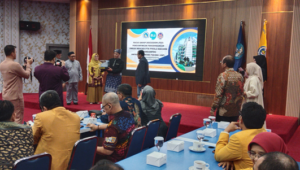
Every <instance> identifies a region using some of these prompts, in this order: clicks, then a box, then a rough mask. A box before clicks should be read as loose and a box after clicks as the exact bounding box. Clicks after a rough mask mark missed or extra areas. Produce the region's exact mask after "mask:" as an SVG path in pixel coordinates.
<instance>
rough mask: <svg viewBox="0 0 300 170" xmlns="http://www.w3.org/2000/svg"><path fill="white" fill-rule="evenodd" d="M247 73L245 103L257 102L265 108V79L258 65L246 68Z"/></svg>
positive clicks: (249, 65) (251, 64)
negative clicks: (263, 90)
mask: <svg viewBox="0 0 300 170" xmlns="http://www.w3.org/2000/svg"><path fill="white" fill-rule="evenodd" d="M246 73H247V75H248V78H247V79H246V82H245V84H244V97H245V100H244V103H246V102H256V103H258V104H260V105H261V106H262V107H264V101H263V96H262V89H263V85H264V84H263V77H262V72H261V69H260V67H259V65H257V64H256V63H249V64H247V67H246Z"/></svg>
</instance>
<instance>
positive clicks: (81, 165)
mask: <svg viewBox="0 0 300 170" xmlns="http://www.w3.org/2000/svg"><path fill="white" fill-rule="evenodd" d="M97 145H98V138H97V137H96V136H91V137H88V138H84V139H80V140H78V141H77V142H76V143H75V145H74V147H73V151H72V154H71V158H70V162H69V166H68V170H69V169H76V170H86V169H90V168H91V167H92V166H93V165H94V159H95V155H96V150H97Z"/></svg>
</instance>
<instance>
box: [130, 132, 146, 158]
mask: <svg viewBox="0 0 300 170" xmlns="http://www.w3.org/2000/svg"><path fill="white" fill-rule="evenodd" d="M145 134H146V127H145V126H142V127H139V128H136V129H134V130H133V131H132V132H131V137H130V140H129V145H128V146H129V147H128V151H127V154H126V158H128V157H130V156H132V155H135V154H137V153H139V152H141V151H142V147H143V143H144V138H145Z"/></svg>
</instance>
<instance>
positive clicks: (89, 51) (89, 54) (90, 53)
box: [86, 28, 93, 83]
mask: <svg viewBox="0 0 300 170" xmlns="http://www.w3.org/2000/svg"><path fill="white" fill-rule="evenodd" d="M92 55H93V42H92V28H90V36H89V46H88V50H87V57H86V70H87V74H86V75H87V76H86V83H89V63H90V61H91V58H92Z"/></svg>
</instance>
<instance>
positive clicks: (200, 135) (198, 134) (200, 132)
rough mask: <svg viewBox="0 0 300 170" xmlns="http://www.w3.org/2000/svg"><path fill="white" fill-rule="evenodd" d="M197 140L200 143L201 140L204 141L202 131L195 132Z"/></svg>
mask: <svg viewBox="0 0 300 170" xmlns="http://www.w3.org/2000/svg"><path fill="white" fill-rule="evenodd" d="M197 138H198V140H199V142H200V143H202V140H203V139H204V132H203V131H202V130H198V131H197Z"/></svg>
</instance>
